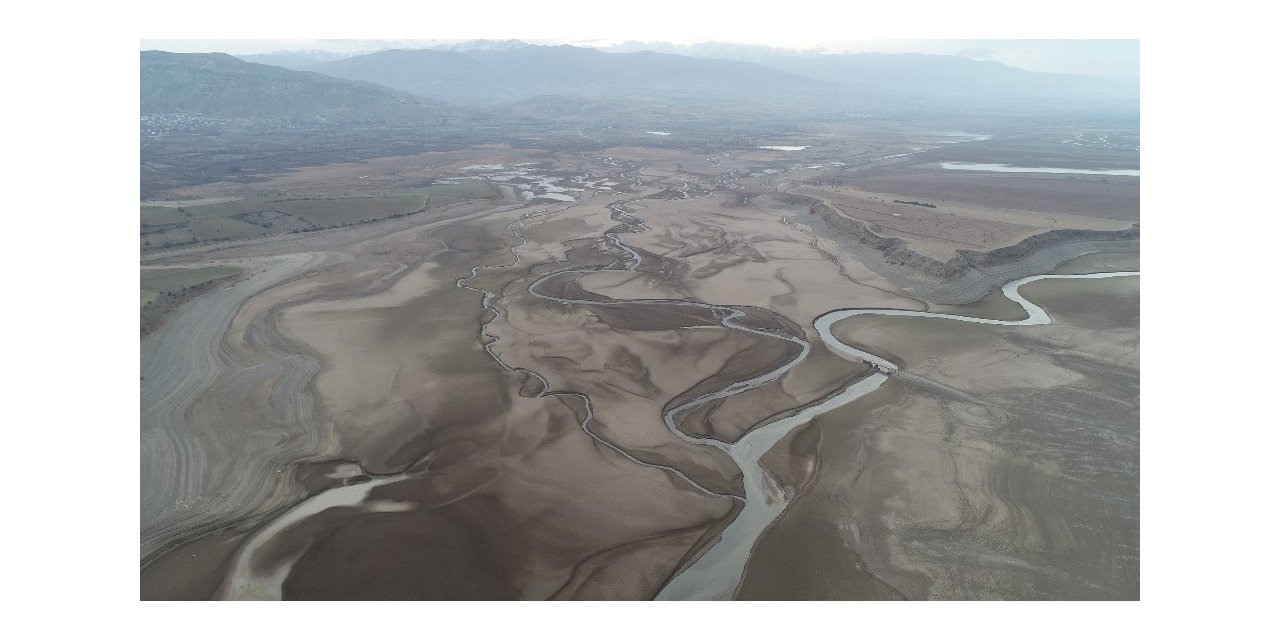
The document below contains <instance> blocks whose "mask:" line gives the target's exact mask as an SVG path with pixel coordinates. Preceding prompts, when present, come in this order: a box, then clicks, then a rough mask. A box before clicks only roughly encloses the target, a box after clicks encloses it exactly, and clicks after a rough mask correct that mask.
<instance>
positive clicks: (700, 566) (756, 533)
mask: <svg viewBox="0 0 1280 640" xmlns="http://www.w3.org/2000/svg"><path fill="white" fill-rule="evenodd" d="M624 206H625V202H617V203H614V204H611V205H609V209H610V211H611V213H612V215H613V218H614V219H615V220H617V221H619V222H620V223H621V224H622V225H623V226H624V227H625V230H626V231H627V232H638V231H644V230H648V227H647V226H646V225H645V224H644V222H643V221H642V220H641V219H639V218H637V217H635V216H633V215H631V214H630V213H628V212H627V211H626V210H625V209H624ZM555 213H559V211H553V212H548V211H547V210H546V209H540V210H536V211H531V212H529V213H526V214H524V215H523V216H521V217H520V218H518V219H516V220H515V221H513V222H512V223H511V224H510V225H508V226H507V230H508V231H509V232H510V233H511V234H512V236H513V237H514V238H515V239H517V240H518V241H519V243H518V244H516V245H514V246H512V247H511V254H512V256H513V257H514V260H513V261H512V262H511V263H509V264H503V265H477V266H475V267H472V268H471V269H470V270H469V272H468V275H466V276H464V277H462V278H460V279H458V281H457V286H458V287H460V288H465V289H469V290H472V291H476V292H478V293H480V294H481V295H482V305H483V306H484V308H485V309H487V310H488V311H490V312H491V314H490V317H489V319H488V320H486V321H485V322H484V323H483V324H482V325H481V327H480V334H481V342H482V343H483V345H484V349H485V351H486V352H487V353H488V354H489V356H490V357H491V358H492V359H493V360H494V361H495V362H496V363H497V364H498V365H499V366H501V367H502V368H503V369H504V370H506V371H508V372H510V373H513V374H523V375H528V376H530V377H531V378H534V379H537V380H538V381H539V382H540V383H541V386H542V388H541V390H540V391H539V392H538V393H537V394H535V397H548V396H561V397H565V398H573V399H576V400H577V401H580V402H582V404H583V406H584V408H585V417H584V418H583V420H582V422H581V424H580V425H579V426H580V428H581V429H582V430H583V431H584V432H586V433H587V434H588V435H589V436H591V437H592V438H593V439H595V440H596V441H597V442H599V443H600V444H602V445H603V446H605V447H607V448H609V449H611V450H613V451H615V452H617V453H618V454H619V455H622V456H624V457H625V458H627V459H628V460H630V461H632V462H634V463H636V464H640V465H644V466H647V467H652V468H657V469H661V470H663V471H665V472H668V473H671V474H673V475H674V476H676V477H678V478H680V479H681V480H683V481H684V482H687V483H689V484H690V485H691V486H692V487H694V488H695V489H697V490H700V491H703V492H705V493H707V494H711V495H715V496H722V497H727V498H730V499H733V500H736V501H738V502H739V503H741V510H740V511H739V513H738V515H737V516H736V517H735V518H734V520H733V522H731V523H730V524H729V525H728V526H727V527H726V528H725V529H724V531H723V532H722V533H721V536H720V540H719V541H718V542H716V543H715V544H713V545H712V546H711V547H710V548H709V549H707V551H706V552H705V553H703V554H702V555H701V556H700V557H699V558H698V559H697V560H696V561H695V562H693V563H692V564H691V565H689V566H688V567H686V568H685V569H684V570H683V571H682V572H680V573H679V574H678V575H676V576H675V577H674V578H672V579H671V580H670V581H669V582H668V583H667V584H666V585H665V586H664V587H663V588H662V590H661V591H660V592H659V593H658V595H657V599H659V600H720V599H730V598H732V597H733V596H734V594H735V593H736V591H737V589H738V586H739V583H740V582H741V580H742V577H743V574H744V572H745V569H746V565H747V561H748V559H749V557H750V553H751V549H752V547H753V546H754V545H755V543H756V541H757V540H758V539H759V537H760V535H761V534H763V533H764V531H765V529H767V528H768V527H769V525H770V524H772V523H773V522H774V521H775V520H777V518H778V517H779V516H780V515H782V512H783V511H784V510H785V509H786V508H787V506H788V504H789V503H788V501H787V499H786V497H785V495H784V492H783V491H782V489H781V488H780V487H779V485H778V483H777V481H776V480H774V479H773V477H772V476H771V475H770V474H769V473H767V472H766V471H765V470H764V468H763V467H762V466H761V465H760V458H761V456H763V455H764V454H765V453H766V452H767V451H769V450H770V449H771V448H772V447H773V446H774V445H775V444H776V443H777V442H778V441H779V440H781V439H782V438H783V437H784V436H786V435H787V434H788V433H790V432H791V431H792V430H793V429H795V428H797V427H799V426H802V425H804V424H806V423H808V422H809V421H811V420H812V419H813V418H815V417H817V416H819V415H821V414H823V413H826V412H828V411H831V410H833V409H835V408H837V407H840V406H843V405H846V404H849V403H851V402H854V401H856V400H857V399H858V398H861V397H863V396H865V395H867V394H869V393H871V392H872V391H875V390H876V389H877V388H879V387H880V386H881V385H882V384H883V383H884V382H885V381H886V380H888V379H889V376H891V375H894V374H895V373H897V371H898V367H897V365H895V364H894V363H892V362H889V361H888V360H886V359H884V358H882V357H880V356H877V355H875V354H872V353H869V352H866V351H862V350H859V349H855V348H853V347H851V346H849V345H847V344H844V343H842V342H840V341H839V340H838V339H836V337H835V336H834V335H832V333H831V327H832V325H834V324H835V323H837V322H839V321H841V320H844V319H847V318H852V317H855V316H862V315H879V316H886V315H892V316H910V317H921V318H942V319H949V320H956V321H959V322H973V323H979V324H992V325H1004V326H1024V325H1042V324H1049V323H1050V322H1051V319H1050V318H1049V315H1048V314H1047V313H1045V311H1044V310H1043V309H1041V308H1040V307H1038V306H1036V305H1035V304H1033V303H1031V302H1029V301H1027V300H1026V299H1025V298H1023V297H1022V296H1021V295H1020V294H1019V293H1018V288H1019V287H1021V286H1022V285H1024V284H1027V283H1029V282H1034V281H1036V280H1044V279H1071V278H1111V277H1121V276H1136V275H1138V273H1137V272H1114V273H1095V274H1086V275H1039V276H1031V277H1027V278H1021V279H1019V280H1014V281H1012V282H1009V283H1008V284H1006V285H1004V287H1003V292H1004V295H1005V296H1007V297H1008V298H1009V299H1010V300H1012V301H1013V302H1015V303H1017V304H1019V305H1021V306H1022V308H1023V309H1024V310H1025V312H1026V313H1027V317H1026V318H1025V319H1023V320H1013V321H1009V320H991V319H985V318H974V317H968V316H959V315H952V314H944V313H929V312H924V311H909V310H899V309H836V310H833V311H829V312H827V313H824V314H822V315H821V316H819V317H818V318H816V319H815V320H814V323H813V326H814V328H815V329H816V331H817V333H818V336H819V337H820V338H821V340H822V341H823V343H824V344H825V345H826V347H827V348H828V349H830V350H832V351H833V352H835V353H837V354H839V355H841V356H842V357H844V358H846V359H849V360H852V361H856V362H865V363H868V364H871V365H873V366H874V367H875V370H873V371H872V373H870V374H869V375H867V376H865V377H863V378H861V379H860V380H857V381H856V382H854V383H852V384H851V385H850V386H848V387H846V388H845V389H844V390H843V391H841V392H839V393H837V394H834V395H831V396H828V397H826V398H824V399H823V400H821V401H818V402H815V403H813V404H810V405H809V406H807V407H804V408H803V409H802V410H801V411H799V412H798V413H796V414H794V415H791V416H789V417H785V418H781V419H778V420H775V421H773V422H770V423H767V424H764V425H762V426H760V427H757V428H755V429H753V430H752V431H751V432H750V433H748V434H746V435H745V436H743V437H742V438H740V439H739V440H738V441H737V442H725V441H723V440H719V439H716V438H713V437H698V436H691V435H689V434H687V433H685V432H684V431H682V430H681V429H680V428H679V422H680V419H681V418H682V417H684V416H686V415H688V414H689V413H691V412H692V411H694V410H695V409H697V408H698V407H700V406H702V405H705V404H707V403H708V402H713V401H716V400H719V399H722V398H727V397H730V396H733V395H737V394H740V393H744V392H746V391H750V390H752V389H756V388H759V387H761V386H763V385H765V384H768V383H769V382H772V381H774V380H777V379H778V378H780V377H781V376H782V375H784V374H785V373H786V372H787V371H789V370H791V369H792V368H794V367H795V366H797V365H798V364H800V363H801V362H802V361H803V360H804V359H805V357H806V356H808V354H809V352H810V345H809V343H808V342H807V341H806V340H805V339H803V337H797V336H794V335H791V334H789V333H787V332H784V331H780V330H776V329H769V328H763V327H756V326H752V325H750V324H745V323H744V322H742V321H741V320H742V318H743V317H744V316H745V315H746V312H745V311H744V310H743V309H742V308H737V307H731V306H724V305H714V304H709V303H703V302H695V301H689V300H676V299H637V300H598V299H591V298H565V297H562V296H559V295H555V294H552V293H548V292H547V291H546V288H547V287H546V284H547V283H548V282H550V281H552V280H555V279H559V278H565V277H571V275H572V274H580V275H586V274H591V273H596V272H600V271H629V272H634V271H636V270H637V269H639V268H640V266H641V265H642V263H643V258H642V256H641V255H640V253H639V252H637V251H636V250H634V249H632V248H631V247H629V246H627V245H626V243H624V242H623V241H622V240H621V239H619V237H618V233H619V232H620V231H621V229H619V228H618V227H615V228H614V229H613V230H610V231H609V232H606V233H605V234H604V236H605V238H606V239H607V240H608V241H609V242H610V243H611V244H612V245H613V246H614V247H616V248H617V249H618V250H620V251H621V252H622V253H623V254H625V257H623V258H620V259H618V260H615V261H613V262H611V263H609V264H606V265H599V266H589V267H578V268H570V269H564V270H560V271H554V272H551V273H548V274H546V275H543V276H540V277H538V278H537V279H535V280H534V281H533V282H532V283H531V284H529V286H528V287H527V291H528V293H529V294H530V295H532V296H534V297H537V298H539V299H542V300H547V301H552V302H557V303H560V304H565V305H581V306H623V305H629V306H634V305H661V306H664V307H685V308H690V307H692V308H699V309H705V310H709V311H711V315H712V317H713V318H714V319H715V320H716V322H717V323H718V324H709V325H706V326H721V327H725V328H728V329H733V330H738V331H744V332H747V333H752V334H756V335H760V336H763V337H767V338H770V339H775V340H784V341H788V342H791V343H793V344H795V345H797V346H798V347H799V353H798V354H797V355H795V356H794V357H792V358H790V359H788V360H787V361H785V362H783V363H781V364H780V365H778V366H777V367H776V368H774V369H772V370H770V371H768V372H766V373H763V374H760V375H757V376H755V377H753V378H750V379H747V380H741V381H737V382H734V383H732V384H729V385H727V386H725V387H724V388H722V389H720V390H718V391H714V392H710V393H706V394H703V395H701V396H698V397H696V398H693V399H692V400H689V401H687V402H684V403H683V404H680V405H678V406H675V407H672V408H669V409H668V410H667V411H666V412H665V413H664V414H663V416H662V417H663V421H664V423H665V425H666V427H667V429H668V430H670V431H671V433H672V434H674V435H675V436H676V437H678V438H679V439H681V440H683V441H685V442H688V443H690V444H692V445H696V446H705V447H713V448H716V449H719V450H721V451H724V452H725V453H726V454H728V455H729V457H730V458H732V459H733V460H734V462H735V463H736V464H737V466H738V467H739V468H740V469H741V471H742V474H743V484H744V490H745V497H744V496H738V495H734V494H726V493H723V492H718V491H715V490H713V489H710V488H707V487H705V486H703V485H701V484H699V483H698V482H696V481H695V480H693V479H692V478H690V477H689V476H688V475H687V474H685V473H684V472H682V471H680V470H679V469H676V468H674V467H671V466H667V465H662V464H656V463H651V462H646V461H643V460H641V459H639V458H637V457H636V456H635V455H633V454H631V453H629V452H627V451H626V450H624V449H623V448H621V447H619V446H617V445H616V444H614V443H612V442H609V441H608V440H606V439H604V438H602V437H600V436H599V435H598V434H596V433H595V432H593V431H592V430H591V423H592V421H593V415H594V414H593V411H592V404H591V398H590V397H588V396H587V395H586V394H583V393H579V392H574V391H554V390H552V389H551V388H550V384H549V383H548V381H547V379H546V378H545V377H543V376H542V375H541V374H539V373H537V372H535V371H532V370H530V369H526V368H521V367H515V366H512V365H510V364H508V363H506V362H504V361H503V360H502V358H501V357H500V356H499V355H498V354H497V353H495V351H494V349H493V344H494V343H496V342H497V341H498V337H497V336H494V335H492V334H490V333H489V332H488V328H489V325H490V324H492V323H493V322H494V321H495V320H497V319H499V318H501V317H502V311H501V309H500V308H499V307H498V306H496V305H495V304H494V302H495V300H496V295H495V294H494V293H493V292H490V291H487V290H485V289H482V288H478V287H473V286H470V285H469V284H467V281H468V280H470V279H472V278H474V277H476V275H477V274H478V273H479V271H480V270H482V269H498V268H504V269H505V268H510V267H514V266H516V265H518V264H520V261H521V257H520V252H519V249H520V248H521V247H523V246H524V245H525V244H526V243H527V242H528V241H527V239H526V238H525V237H524V236H522V235H521V234H520V228H522V227H523V226H524V225H525V224H527V223H528V222H529V221H531V220H534V219H537V218H540V217H544V216H550V215H554V214H555ZM396 479H399V478H398V477H382V478H377V479H376V480H375V481H374V482H371V483H370V484H369V485H364V486H362V487H343V488H339V489H334V490H331V491H335V492H345V493H344V494H343V495H342V499H340V500H325V499H322V498H321V496H316V497H314V498H312V499H310V500H308V501H304V502H303V503H302V504H300V505H298V506H296V507H295V508H294V509H293V510H291V511H290V512H286V513H285V514H283V515H282V516H280V517H278V518H277V521H276V522H275V523H273V524H272V525H271V526H268V527H267V529H265V530H263V531H261V532H259V535H256V536H254V538H255V539H254V540H251V541H250V544H248V545H246V547H247V548H245V549H242V550H241V552H240V554H239V557H238V559H237V563H236V570H235V571H234V572H233V573H234V575H232V576H230V577H229V579H228V585H227V586H228V587H229V588H228V591H229V592H230V593H226V594H225V597H231V598H245V597H250V598H251V597H255V596H257V597H263V596H266V597H271V598H278V597H280V595H281V592H280V587H281V582H282V581H283V579H284V576H285V575H287V567H286V568H278V569H276V570H275V571H274V572H272V573H271V574H270V575H254V574H256V573H257V572H256V571H254V570H252V569H251V568H250V566H249V562H248V559H249V557H250V556H252V555H253V552H254V551H256V549H257V547H258V546H259V545H261V544H262V543H263V542H265V539H267V538H269V537H271V536H272V535H273V534H274V533H276V532H278V529H281V528H283V527H284V526H286V525H287V524H290V523H292V522H296V521H297V520H298V519H300V518H302V517H305V516H306V515H310V514H311V513H314V512H315V511H316V509H317V507H322V506H333V503H335V502H336V503H341V504H348V505H353V504H355V503H358V502H360V501H361V500H363V499H364V498H365V497H366V496H367V495H368V491H369V489H372V485H374V484H385V483H387V482H390V481H394V480H396ZM348 494H349V495H348ZM321 495H323V494H321ZM334 497H335V498H336V497H337V496H336V495H335V496H334ZM370 506H371V507H373V508H374V509H375V510H376V509H377V508H378V507H377V506H376V505H370ZM390 507H391V506H390V505H387V506H384V507H382V508H390ZM294 511H296V512H297V513H293V512H294ZM290 564H291V562H290Z"/></svg>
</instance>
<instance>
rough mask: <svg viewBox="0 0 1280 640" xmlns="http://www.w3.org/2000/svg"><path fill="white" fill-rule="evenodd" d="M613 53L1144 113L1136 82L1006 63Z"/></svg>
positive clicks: (771, 53)
mask: <svg viewBox="0 0 1280 640" xmlns="http://www.w3.org/2000/svg"><path fill="white" fill-rule="evenodd" d="M602 50H605V51H613V52H637V51H646V50H648V51H660V52H666V53H672V54H679V55H686V56H696V57H701V58H714V59H724V60H737V61H743V62H750V63H753V64H758V65H760V66H763V67H768V68H771V69H776V70H779V71H786V72H788V73H792V74H795V75H798V76H803V77H806V78H812V79H814V80H819V81H822V82H826V83H830V84H833V85H838V86H841V87H843V88H845V89H846V90H851V91H852V92H854V93H855V94H856V95H859V96H863V97H875V98H880V99H885V98H899V99H901V98H909V97H913V96H914V97H920V98H933V99H942V98H950V99H970V100H974V101H977V102H979V103H997V102H1008V101H1014V102H1017V103H1026V102H1028V101H1033V102H1034V101H1044V102H1046V103H1053V102H1055V101H1061V100H1069V101H1084V102H1100V101H1101V102H1109V103H1125V102H1129V103H1132V106H1133V108H1134V109H1135V110H1136V109H1137V99H1138V81H1137V80H1136V79H1133V80H1127V79H1118V78H1103V77H1091V76H1074V75H1063V74H1051V73H1041V72H1036V71H1027V70H1025V69H1018V68H1015V67H1011V66H1008V65H1005V64H1002V63H999V62H993V61H980V60H973V59H971V58H966V57H963V56H946V55H929V54H916V53H910V54H883V53H858V54H827V53H822V52H821V51H819V50H806V51H797V50H793V49H782V48H777V47H766V46H760V45H736V44H727V43H717V42H703V43H698V44H693V45H675V44H671V43H666V42H624V43H622V44H619V45H614V46H611V47H606V48H603V49H602Z"/></svg>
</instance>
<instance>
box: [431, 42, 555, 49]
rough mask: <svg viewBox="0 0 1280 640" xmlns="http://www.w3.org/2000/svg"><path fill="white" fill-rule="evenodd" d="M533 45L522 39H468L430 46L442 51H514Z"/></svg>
mask: <svg viewBox="0 0 1280 640" xmlns="http://www.w3.org/2000/svg"><path fill="white" fill-rule="evenodd" d="M532 46H534V45H531V44H529V43H527V42H524V41H521V40H467V41H466V42H453V43H446V44H438V45H436V46H433V47H430V48H431V49H439V50H441V51H514V50H516V49H523V48H525V47H532Z"/></svg>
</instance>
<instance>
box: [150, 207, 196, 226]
mask: <svg viewBox="0 0 1280 640" xmlns="http://www.w3.org/2000/svg"><path fill="white" fill-rule="evenodd" d="M189 220H191V216H189V215H187V213H186V210H185V209H180V208H178V207H142V226H144V227H148V226H154V225H160V224H176V223H179V222H187V221H189Z"/></svg>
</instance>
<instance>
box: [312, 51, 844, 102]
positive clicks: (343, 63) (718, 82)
mask: <svg viewBox="0 0 1280 640" xmlns="http://www.w3.org/2000/svg"><path fill="white" fill-rule="evenodd" d="M310 69H311V70H313V71H318V72H321V73H325V74H328V75H331V76H335V77H339V78H346V79H350V80H365V81H368V82H375V83H378V84H382V85H385V86H388V87H392V88H395V89H400V90H403V91H407V92H410V93H414V94H417V95H420V96H428V97H432V98H439V99H443V100H451V101H467V102H473V103H494V102H509V101H514V100H520V99H523V98H530V97H534V96H540V95H565V96H580V97H608V98H621V97H625V96H628V95H647V96H653V95H658V94H663V95H667V96H672V97H693V96H700V95H716V96H732V95H750V94H759V93H762V92H784V91H797V90H807V89H812V88H815V87H817V86H819V85H820V83H818V82H815V81H813V80H810V79H808V78H802V77H800V76H797V75H794V74H791V73H787V72H784V71H778V70H775V69H768V68H764V67H761V66H758V65H753V64H749V63H744V62H738V61H731V60H707V59H701V58H690V57H687V56H678V55H671V54H664V53H653V52H639V53H625V54H622V53H605V52H602V51H597V50H595V49H587V48H581V47H573V46H568V45H561V46H536V45H525V44H524V43H519V42H518V41H516V42H507V43H506V44H505V45H504V46H482V45H481V44H480V43H469V45H468V46H466V47H463V48H460V49H458V48H455V49H449V50H440V49H397V50H391V51H381V52H378V53H372V54H368V55H363V56H356V57H352V58H347V59H345V60H337V61H334V62H326V63H321V64H318V65H315V66H313V67H310Z"/></svg>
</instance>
